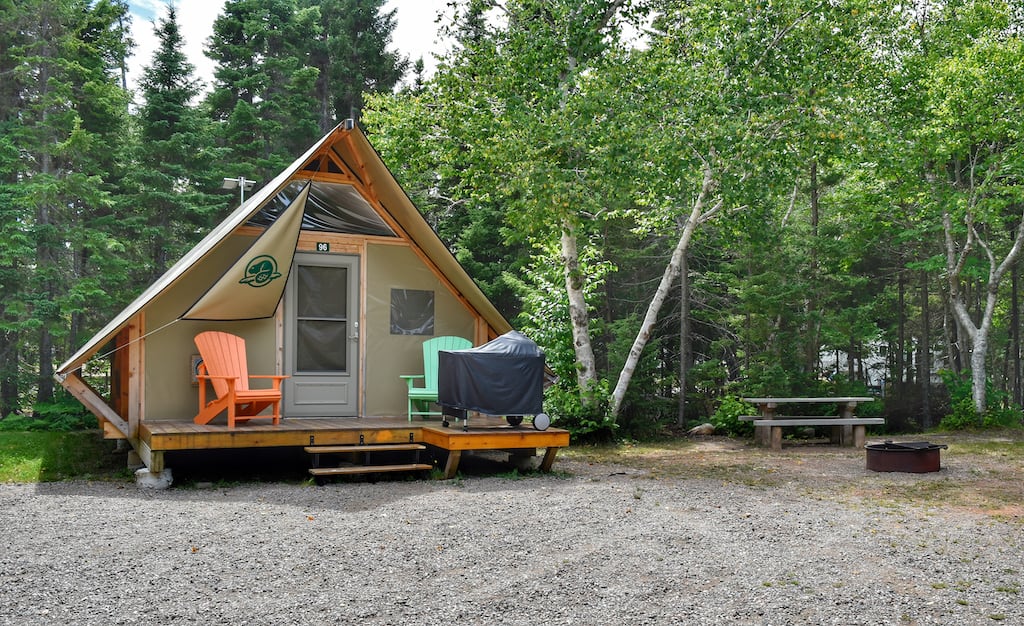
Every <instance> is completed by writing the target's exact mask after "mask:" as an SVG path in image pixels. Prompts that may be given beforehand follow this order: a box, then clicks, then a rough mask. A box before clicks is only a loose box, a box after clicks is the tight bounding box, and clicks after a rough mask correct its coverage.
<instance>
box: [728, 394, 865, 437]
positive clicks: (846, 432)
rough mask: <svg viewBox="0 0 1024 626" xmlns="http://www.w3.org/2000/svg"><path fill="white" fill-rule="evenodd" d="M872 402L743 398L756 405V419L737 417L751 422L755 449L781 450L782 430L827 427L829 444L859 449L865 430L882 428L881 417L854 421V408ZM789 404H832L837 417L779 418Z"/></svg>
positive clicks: (834, 398)
mask: <svg viewBox="0 0 1024 626" xmlns="http://www.w3.org/2000/svg"><path fill="white" fill-rule="evenodd" d="M873 400H874V398H871V397H862V396H851V397H820V398H743V401H744V402H749V403H750V404H755V405H757V408H758V412H759V413H760V415H741V416H740V419H741V420H745V421H752V422H754V441H755V442H756V443H757V444H758V445H763V446H771V448H772V450H781V449H782V429H783V427H787V426H829V427H831V429H832V433H831V441H832V443H834V444H837V445H841V446H853V447H863V446H864V441H865V439H866V428H865V427H866V426H868V425H877V424H884V423H885V419H884V418H881V417H855V416H854V413H855V412H856V410H857V405H858V404H862V403H864V402H872V401H873ZM790 404H830V405H831V404H834V405H835V406H836V408H837V410H838V411H839V415H779V414H778V409H779V407H780V406H783V405H790Z"/></svg>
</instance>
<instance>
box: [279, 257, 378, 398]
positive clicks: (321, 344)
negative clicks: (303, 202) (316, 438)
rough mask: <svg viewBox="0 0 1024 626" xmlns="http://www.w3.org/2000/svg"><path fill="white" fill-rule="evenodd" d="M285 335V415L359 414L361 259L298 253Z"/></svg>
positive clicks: (289, 291)
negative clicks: (286, 376)
mask: <svg viewBox="0 0 1024 626" xmlns="http://www.w3.org/2000/svg"><path fill="white" fill-rule="evenodd" d="M284 332H285V337H284V346H285V349H284V365H285V367H284V369H285V372H284V373H285V374H288V375H289V376H290V378H287V379H285V381H284V405H285V406H284V414H285V415H286V416H289V417H292V416H295V417H343V416H354V415H357V414H358V403H357V398H358V395H359V392H358V389H359V358H358V356H359V257H354V256H343V255H333V254H296V255H295V261H294V266H293V267H292V275H291V276H290V277H289V280H288V288H287V290H286V293H285V325H284Z"/></svg>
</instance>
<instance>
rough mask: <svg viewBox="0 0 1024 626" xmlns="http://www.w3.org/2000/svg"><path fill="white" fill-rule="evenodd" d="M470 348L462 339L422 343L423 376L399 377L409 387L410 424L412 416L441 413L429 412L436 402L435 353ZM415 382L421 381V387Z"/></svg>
mask: <svg viewBox="0 0 1024 626" xmlns="http://www.w3.org/2000/svg"><path fill="white" fill-rule="evenodd" d="M472 347H473V342H471V341H470V340H469V339H463V338H462V337H451V336H441V337H434V338H433V339H428V340H426V341H424V342H423V374H422V375H419V374H406V375H403V376H402V377H401V378H402V379H403V380H404V381H405V383H406V384H407V385H408V386H409V421H410V422H411V421H412V416H413V415H419V416H420V417H426V416H429V415H441V411H431V410H430V405H431V404H432V403H435V402H437V361H438V356H437V353H438V352H440V351H441V350H465V349H467V348H472ZM416 380H422V381H423V386H422V387H417V386H415V384H414V383H415V381H416Z"/></svg>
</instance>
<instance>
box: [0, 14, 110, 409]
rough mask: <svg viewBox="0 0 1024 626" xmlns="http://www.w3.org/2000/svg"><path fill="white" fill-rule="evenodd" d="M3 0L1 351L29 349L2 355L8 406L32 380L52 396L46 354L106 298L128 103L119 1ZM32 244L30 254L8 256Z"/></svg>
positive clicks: (61, 350) (21, 398)
mask: <svg viewBox="0 0 1024 626" xmlns="http://www.w3.org/2000/svg"><path fill="white" fill-rule="evenodd" d="M2 9H3V10H2V11H0V32H2V33H4V35H3V36H2V37H3V46H2V47H0V67H3V68H4V70H5V71H4V80H3V83H4V87H3V88H2V90H0V93H2V94H3V97H2V100H3V101H2V104H0V124H3V125H4V131H5V132H4V140H3V143H2V144H0V145H2V148H0V153H2V156H0V176H2V179H0V185H2V186H3V188H2V189H0V195H2V196H3V197H4V200H5V202H4V205H5V206H4V212H5V216H4V217H5V219H4V229H5V232H4V235H5V237H4V240H5V246H4V247H5V248H6V251H7V252H6V254H5V255H4V256H3V257H2V258H0V266H2V267H3V271H4V273H5V286H4V290H5V291H6V290H7V289H9V288H12V289H15V290H17V294H16V295H15V297H13V298H11V299H9V300H8V299H7V298H6V297H5V298H4V312H3V317H4V329H3V332H4V339H3V341H4V342H5V345H3V346H0V348H2V350H0V352H2V353H3V355H4V359H5V360H6V359H9V358H11V355H14V357H15V358H19V357H20V359H21V360H23V361H27V360H28V359H29V358H30V357H29V354H30V353H32V352H34V353H35V363H34V366H32V367H26V369H27V370H28V371H17V372H15V371H12V369H11V368H12V367H13V363H12V362H10V361H5V367H4V371H3V385H2V387H3V394H4V398H3V406H4V410H5V411H7V410H11V409H12V408H13V407H14V406H15V405H23V404H25V403H26V398H27V396H28V395H29V393H30V391H29V388H30V387H31V388H34V391H35V394H34V395H35V398H34V400H35V401H36V402H39V403H49V402H52V401H53V399H54V381H53V371H54V361H55V360H58V359H59V358H61V356H62V355H63V354H66V352H67V350H68V345H69V344H70V343H71V342H73V341H76V340H77V336H76V334H75V333H76V332H77V329H78V328H80V327H81V326H82V325H83V324H86V323H87V321H86V310H87V309H92V310H102V308H103V306H104V305H105V304H107V303H108V302H109V298H110V293H109V290H108V289H107V288H106V286H105V285H104V282H103V281H104V279H103V273H104V272H103V270H102V266H103V259H104V258H111V256H112V252H111V251H112V250H115V249H116V248H117V245H118V243H119V242H117V241H113V240H111V238H110V236H109V234H108V231H107V226H109V219H110V217H111V206H112V204H111V201H110V193H111V191H113V189H114V185H115V184H116V181H117V179H118V177H119V172H118V170H119V166H120V164H121V162H122V156H123V150H122V147H123V141H124V136H125V133H124V123H125V111H126V109H127V106H126V105H127V99H126V94H125V93H124V91H123V90H122V89H121V88H120V87H119V86H118V85H117V82H116V81H115V79H114V72H113V70H114V68H116V67H117V64H118V62H119V61H120V59H122V58H123V57H124V54H125V51H126V41H127V39H126V36H125V31H124V26H123V25H124V16H125V8H124V5H123V4H122V3H119V2H110V1H109V0H101V1H99V2H87V1H86V0H26V1H24V2H20V3H13V4H12V3H4V5H3V7H2ZM28 249H31V250H32V254H31V255H30V256H29V258H30V259H31V261H30V262H25V256H20V258H18V257H16V256H15V255H21V254H23V253H24V252H25V251H27V250H28ZM8 280H10V281H11V282H10V283H8V282H7V281H8ZM8 285H11V286H12V287H8ZM3 295H4V296H7V295H8V294H6V293H4V294H3ZM12 342H13V343H12ZM23 367H25V366H23ZM22 382H24V383H25V385H24V386H21V383H22Z"/></svg>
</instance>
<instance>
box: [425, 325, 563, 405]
mask: <svg viewBox="0 0 1024 626" xmlns="http://www.w3.org/2000/svg"><path fill="white" fill-rule="evenodd" d="M437 401H438V404H440V405H441V406H442V407H444V408H446V409H447V408H450V409H460V410H467V411H478V412H480V413H485V414H488V415H537V414H538V413H541V412H542V411H543V402H544V352H543V351H542V350H541V349H540V347H539V346H538V345H537V344H536V343H534V341H533V340H532V339H530V338H529V337H527V336H526V335H524V334H522V333H520V332H518V331H514V330H513V331H509V332H507V333H505V334H504V335H502V336H500V337H498V338H497V339H493V340H491V341H489V342H487V343H485V344H483V345H482V346H479V347H477V348H470V349H467V350H445V351H441V352H439V353H438V377H437Z"/></svg>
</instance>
